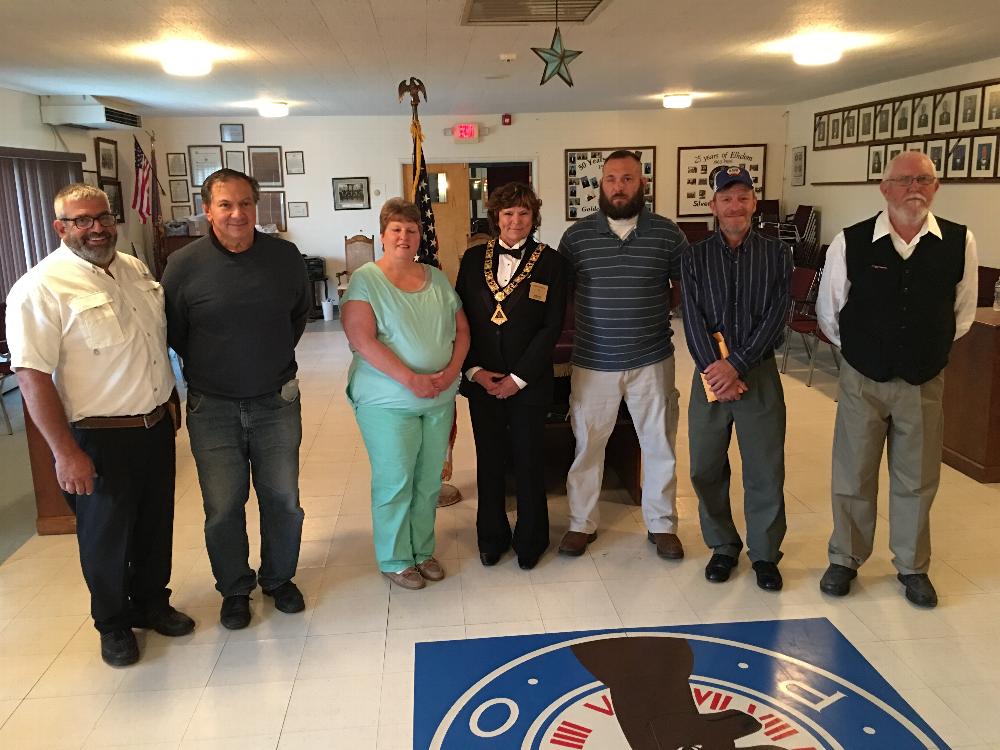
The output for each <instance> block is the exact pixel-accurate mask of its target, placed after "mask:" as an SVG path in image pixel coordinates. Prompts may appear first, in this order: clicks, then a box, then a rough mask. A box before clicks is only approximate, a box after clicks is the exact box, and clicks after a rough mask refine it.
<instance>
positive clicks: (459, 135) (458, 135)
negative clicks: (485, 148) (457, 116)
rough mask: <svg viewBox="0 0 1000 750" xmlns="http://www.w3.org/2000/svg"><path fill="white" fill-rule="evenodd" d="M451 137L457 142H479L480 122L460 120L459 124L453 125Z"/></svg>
mask: <svg viewBox="0 0 1000 750" xmlns="http://www.w3.org/2000/svg"><path fill="white" fill-rule="evenodd" d="M451 137H452V140H454V141H455V143H478V142H479V123H477V122H460V123H458V125H454V126H452V129H451Z"/></svg>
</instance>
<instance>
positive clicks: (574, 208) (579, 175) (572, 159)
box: [563, 146, 656, 221]
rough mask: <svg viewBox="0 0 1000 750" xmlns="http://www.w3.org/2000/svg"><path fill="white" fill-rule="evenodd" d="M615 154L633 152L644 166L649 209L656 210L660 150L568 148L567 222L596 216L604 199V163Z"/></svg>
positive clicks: (565, 172)
mask: <svg viewBox="0 0 1000 750" xmlns="http://www.w3.org/2000/svg"><path fill="white" fill-rule="evenodd" d="M615 151H631V152H632V153H634V154H635V155H636V156H638V158H639V161H640V163H641V164H642V166H641V168H640V172H641V173H642V176H643V178H644V179H645V180H646V184H647V187H646V188H645V189H644V193H643V194H644V195H645V198H646V207H647V208H648V209H649V210H650V211H655V210H656V208H655V206H656V182H655V179H656V147H655V146H615V147H613V148H568V149H566V150H565V151H564V155H563V185H564V190H565V196H566V203H565V207H566V210H565V219H566V221H577V220H578V219H583V218H585V217H587V216H589V215H590V214H593V213H596V212H597V211H598V210H599V209H598V203H599V200H600V195H601V175H602V171H603V169H604V162H605V160H606V159H607V158H608V156H610V155H611V154H612V153H614V152H615Z"/></svg>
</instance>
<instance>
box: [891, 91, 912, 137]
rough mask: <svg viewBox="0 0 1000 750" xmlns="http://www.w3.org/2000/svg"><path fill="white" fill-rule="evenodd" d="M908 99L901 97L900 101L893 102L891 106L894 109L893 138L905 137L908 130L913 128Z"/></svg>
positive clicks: (908, 133)
mask: <svg viewBox="0 0 1000 750" xmlns="http://www.w3.org/2000/svg"><path fill="white" fill-rule="evenodd" d="M910 104H911V102H910V100H909V99H903V100H902V101H898V102H894V103H893V108H894V109H895V115H894V117H893V118H892V137H893V138H906V137H907V136H909V135H910V130H911V129H912V128H913V118H912V117H911V115H912V112H911V110H910Z"/></svg>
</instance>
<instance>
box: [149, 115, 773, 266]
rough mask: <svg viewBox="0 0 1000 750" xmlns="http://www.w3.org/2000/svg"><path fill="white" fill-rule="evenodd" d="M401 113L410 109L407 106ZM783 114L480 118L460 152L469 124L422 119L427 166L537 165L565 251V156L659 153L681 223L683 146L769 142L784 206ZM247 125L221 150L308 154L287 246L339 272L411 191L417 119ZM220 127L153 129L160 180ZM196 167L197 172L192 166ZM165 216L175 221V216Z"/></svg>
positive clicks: (205, 122)
mask: <svg viewBox="0 0 1000 750" xmlns="http://www.w3.org/2000/svg"><path fill="white" fill-rule="evenodd" d="M400 108H401V109H407V108H406V107H403V105H400ZM783 112H784V108H783V107H745V108H728V109H727V108H715V109H697V108H695V109H691V110H686V111H679V112H678V111H674V112H668V111H666V110H664V109H662V108H660V109H657V110H649V111H632V112H575V113H549V114H530V115H517V114H515V115H514V122H513V124H512V125H511V126H509V127H502V126H501V125H500V115H499V114H497V115H492V116H490V115H486V116H484V115H480V116H477V117H475V118H467V119H474V120H475V121H477V122H479V123H480V125H481V126H488V127H489V128H490V130H491V132H490V133H489V134H488V135H486V136H484V137H483V138H482V139H481V141H480V142H479V143H478V144H461V145H459V144H456V143H453V142H452V140H451V137H450V136H445V135H443V130H444V129H445V128H447V127H451V126H452V125H454V124H455V123H457V122H461V121H462V120H463V118H462V117H460V116H454V117H444V116H433V117H431V116H428V117H422V118H421V124H422V126H423V130H424V135H425V142H424V152H425V154H426V158H427V160H428V162H430V163H434V162H456V161H457V162H470V161H491V160H495V161H500V160H507V161H534V162H535V163H536V164H537V165H538V172H537V174H535V176H534V179H535V187H536V189H537V190H538V192H539V195H540V197H541V198H542V201H543V204H544V205H543V207H542V216H543V224H542V229H541V230H540V238H541V239H542V241H543V242H547V243H551V244H556V243H558V241H559V238H560V237H561V236H562V233H563V231H564V230H565V229H566V227H567V226H568V222H566V221H565V220H564V218H563V217H564V216H565V188H564V183H563V176H564V175H563V159H564V154H563V151H564V149H567V148H573V149H578V150H591V149H595V148H608V147H613V146H650V145H652V146H656V175H655V178H656V183H655V192H656V210H657V212H658V213H661V214H664V215H666V216H671V217H672V216H674V214H675V213H676V205H677V146H702V145H722V144H731V143H766V144H767V146H768V151H767V155H768V158H767V167H766V168H767V175H766V178H767V179H766V184H765V194H766V195H767V196H768V197H777V196H776V193H777V191H779V190H780V188H781V177H782V169H783V159H784V133H785V121H784V118H783ZM225 121H226V122H242V123H243V124H244V131H245V139H246V143H243V144H222V146H223V151H225V150H227V149H228V150H236V149H241V150H244V151H245V150H246V146H247V145H261V146H275V145H280V146H281V147H282V148H283V149H285V150H301V151H304V152H305V166H306V174H304V175H285V178H284V180H285V187H284V190H285V198H286V200H287V201H308V202H309V218H306V219H289V220H288V230H289V231H288V233H287V235H285V236H286V237H287V238H288V239H290V240H291V241H293V242H295V243H296V244H297V245H298V246H299V249H300V250H301V251H302V252H303V253H306V254H307V255H319V256H324V257H327V258H331V259H334V260H332V261H331V262H330V263H329V264H328V265H329V266H330V267H329V269H328V271H329V272H330V273H331V275H332V272H333V271H335V270H339V269H340V268H342V267H343V245H344V239H343V238H344V236H345V235H348V236H349V235H353V234H358V233H360V234H368V235H371V234H378V210H379V208H380V207H381V204H382V203H383V202H384V201H385V199H387V198H390V197H393V196H396V195H399V193H400V191H401V190H402V180H401V164H403V163H404V162H406V161H409V159H410V152H411V148H412V146H411V141H410V132H409V115H408V114H401V115H400V116H399V117H294V116H292V117H288V118H284V119H274V120H269V119H264V118H259V117H246V118H235V119H233V118H229V119H227V120H225ZM220 122H222V120H220V119H216V118H195V117H188V118H162V119H157V120H149V121H148V122H147V123H146V124H147V127H150V128H153V129H155V131H156V138H157V149H156V150H157V157H158V162H159V165H158V170H159V174H160V175H161V177H160V179H161V182H163V185H164V187H168V183H167V182H166V180H167V179H168V178H167V177H166V174H167V170H166V161H165V160H166V154H167V152H168V151H169V152H183V153H186V152H187V147H188V145H200V144H216V143H219V123H220ZM189 167H190V165H189ZM352 176H368V177H369V178H370V180H371V186H372V190H373V192H374V190H375V189H380V190H382V195H381V196H380V197H378V198H376V197H375V196H374V195H373V196H372V208H371V210H368V211H334V210H333V195H332V190H331V184H330V180H331V178H333V177H352ZM165 213H166V214H167V215H168V216H169V208H168V209H166V211H165Z"/></svg>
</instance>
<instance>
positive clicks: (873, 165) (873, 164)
mask: <svg viewBox="0 0 1000 750" xmlns="http://www.w3.org/2000/svg"><path fill="white" fill-rule="evenodd" d="M884 172H885V146H869V147H868V179H869V180H877V181H881V179H882V175H883V173H884Z"/></svg>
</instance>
